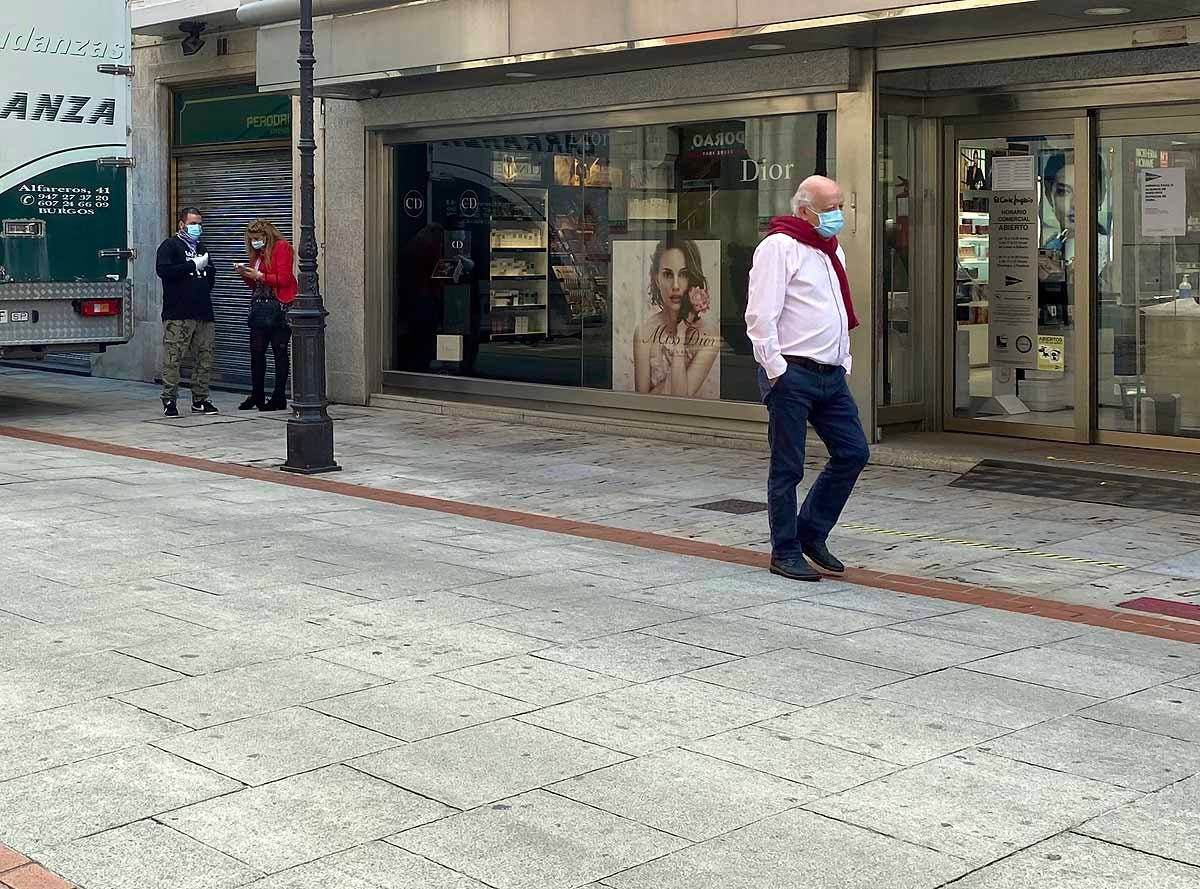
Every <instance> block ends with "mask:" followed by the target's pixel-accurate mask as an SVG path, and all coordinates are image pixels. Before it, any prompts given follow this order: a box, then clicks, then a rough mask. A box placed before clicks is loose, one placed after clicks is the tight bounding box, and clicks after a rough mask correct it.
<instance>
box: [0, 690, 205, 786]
mask: <svg viewBox="0 0 1200 889" xmlns="http://www.w3.org/2000/svg"><path fill="white" fill-rule="evenodd" d="M4 681H6V680H5V679H4V678H0V683H3V682H4ZM187 730H188V727H187V726H185V725H180V724H179V723H176V722H172V721H171V720H168V719H163V718H160V717H158V716H155V715H154V714H152V713H147V712H145V711H143V710H139V709H138V708H136V707H132V706H130V705H128V704H123V703H121V702H120V701H114V700H110V699H107V698H97V699H95V700H91V701H84V702H82V703H79V704H68V705H67V706H65V707H57V708H55V709H53V710H42V711H38V712H34V713H23V714H21V715H19V716H12V717H9V718H8V719H7V720H5V722H4V729H3V731H2V732H0V782H4V781H7V780H9V779H10V778H19V777H21V776H22V775H30V774H33V773H34V772H41V771H45V770H46V769H52V768H55V767H57V766H63V765H68V764H70V763H74V762H79V761H81V760H85V759H91V758H92V757H95V756H102V755H103V754H105V753H114V752H116V751H118V750H123V749H125V748H127V747H138V746H140V745H142V744H145V743H147V742H149V741H155V740H158V739H160V738H165V737H168V736H170V735H176V734H182V733H183V732H186V731H187Z"/></svg>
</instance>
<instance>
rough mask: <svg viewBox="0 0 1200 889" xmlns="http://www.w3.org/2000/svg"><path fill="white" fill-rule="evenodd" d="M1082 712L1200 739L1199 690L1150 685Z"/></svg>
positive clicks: (1146, 729)
mask: <svg viewBox="0 0 1200 889" xmlns="http://www.w3.org/2000/svg"><path fill="white" fill-rule="evenodd" d="M1079 715H1080V716H1084V717H1086V718H1088V719H1095V720H1098V721H1100V722H1109V723H1112V724H1114V725H1124V726H1128V727H1129V728H1136V729H1141V730H1142V731H1147V732H1154V733H1156V734H1160V735H1167V736H1168V737H1172V738H1179V739H1181V740H1184V741H1200V692H1195V691H1190V690H1188V689H1185V688H1176V687H1174V686H1160V687H1159V688H1150V689H1147V690H1146V691H1140V692H1137V693H1136V694H1132V695H1128V696H1126V697H1123V698H1118V699H1117V700H1114V701H1108V702H1107V703H1103V704H1096V705H1094V706H1092V707H1088V708H1087V709H1083V710H1080V711H1079Z"/></svg>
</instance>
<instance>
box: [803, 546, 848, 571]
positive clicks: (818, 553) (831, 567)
mask: <svg viewBox="0 0 1200 889" xmlns="http://www.w3.org/2000/svg"><path fill="white" fill-rule="evenodd" d="M804 557H805V558H806V559H808V560H809V561H810V562H812V563H813V564H814V565H816V566H817V570H818V571H820V572H821V573H822V574H828V575H829V576H830V577H841V576H842V575H844V574H845V573H846V566H845V565H843V564H842V563H841V561H840V560H839V559H838V557H837V556H835V555H834V554H833V553H831V552H830V551H829V547H827V546H826V545H825V544H823V543H810V544H808V545H806V546H805V547H804Z"/></svg>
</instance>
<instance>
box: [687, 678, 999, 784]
mask: <svg viewBox="0 0 1200 889" xmlns="http://www.w3.org/2000/svg"><path fill="white" fill-rule="evenodd" d="M757 728H759V729H762V730H765V731H768V732H771V733H773V734H774V735H775V736H776V737H778V738H780V739H781V740H787V741H793V740H797V739H807V740H809V741H812V742H816V743H818V744H821V745H825V746H829V747H834V748H839V749H841V750H846V751H850V752H853V753H856V754H859V755H861V756H869V757H874V758H877V759H881V760H884V761H885V762H888V763H896V764H899V765H917V764H919V763H922V762H928V761H929V760H931V759H936V758H938V757H941V756H945V755H947V754H950V753H955V752H957V751H959V750H963V749H964V748H967V747H971V746H973V745H975V744H982V742H985V741H989V739H992V738H996V737H999V736H1001V735H1005V734H1008V732H1009V731H1010V730H1009V729H1007V728H1003V727H1001V726H997V725H989V724H988V723H985V722H978V721H975V720H972V719H965V718H962V717H959V716H950V715H947V714H945V713H939V712H937V711H936V710H933V709H926V708H923V707H914V706H911V705H909V704H900V703H896V702H894V701H888V700H884V699H882V698H877V697H874V696H872V695H870V694H864V695H853V696H851V697H847V698H842V699H841V700H838V701H831V702H829V703H827V704H821V705H819V706H816V707H808V708H806V709H804V710H797V711H796V712H795V713H789V714H788V715H786V716H781V717H779V718H778V719H769V720H767V721H766V722H763V723H761V724H760V725H759V726H757ZM702 743H703V742H702ZM878 774H887V772H884V771H883V768H882V766H880V767H879V772H878ZM822 786H824V785H822ZM847 786H849V785H847ZM836 789H838V790H843V789H845V787H838V788H836Z"/></svg>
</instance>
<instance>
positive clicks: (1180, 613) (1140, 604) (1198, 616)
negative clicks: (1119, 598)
mask: <svg viewBox="0 0 1200 889" xmlns="http://www.w3.org/2000/svg"><path fill="white" fill-rule="evenodd" d="M1117 607H1118V608H1131V609H1133V610H1134V611H1148V612H1149V613H1150V614H1165V615H1167V617H1182V618H1184V619H1186V620H1200V605H1192V604H1189V603H1188V602H1172V601H1171V600H1170V599H1156V598H1154V597H1153V596H1142V597H1141V598H1140V599H1130V600H1129V601H1128V602H1121V603H1120V604H1118V605H1117Z"/></svg>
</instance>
